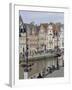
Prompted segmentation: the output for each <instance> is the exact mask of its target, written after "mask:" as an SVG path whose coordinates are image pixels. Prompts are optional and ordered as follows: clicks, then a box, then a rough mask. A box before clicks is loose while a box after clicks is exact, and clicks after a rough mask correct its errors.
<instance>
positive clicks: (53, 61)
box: [19, 57, 57, 79]
mask: <svg viewBox="0 0 72 90" xmlns="http://www.w3.org/2000/svg"><path fill="white" fill-rule="evenodd" d="M32 63H33V65H32V66H31V70H30V71H29V72H28V77H29V78H31V77H34V78H35V77H37V76H38V74H39V73H42V72H43V71H44V70H46V69H47V68H48V67H51V66H52V65H54V66H55V67H56V66H57V57H48V58H43V59H39V60H29V64H32ZM19 79H24V67H22V66H21V64H19Z"/></svg>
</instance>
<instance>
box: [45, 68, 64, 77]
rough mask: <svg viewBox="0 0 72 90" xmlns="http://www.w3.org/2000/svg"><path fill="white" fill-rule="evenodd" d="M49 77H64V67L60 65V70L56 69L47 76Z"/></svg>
mask: <svg viewBox="0 0 72 90" xmlns="http://www.w3.org/2000/svg"><path fill="white" fill-rule="evenodd" d="M49 77H64V67H60V69H59V70H56V71H54V72H52V73H51V74H48V75H47V76H46V77H45V78H49Z"/></svg>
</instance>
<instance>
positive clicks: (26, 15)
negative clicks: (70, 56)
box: [19, 10, 64, 25]
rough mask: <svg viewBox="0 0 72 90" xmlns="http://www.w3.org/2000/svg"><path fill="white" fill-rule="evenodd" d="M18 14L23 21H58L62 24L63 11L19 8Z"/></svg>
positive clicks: (35, 22) (38, 23) (37, 22)
mask: <svg viewBox="0 0 72 90" xmlns="http://www.w3.org/2000/svg"><path fill="white" fill-rule="evenodd" d="M19 15H21V17H22V19H23V22H24V23H28V24H29V23H31V22H34V24H37V25H40V23H50V22H53V23H57V22H60V23H62V24H64V13H63V12H43V11H41V12H38V11H24V10H20V11H19Z"/></svg>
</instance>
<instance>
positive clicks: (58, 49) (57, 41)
mask: <svg viewBox="0 0 72 90" xmlns="http://www.w3.org/2000/svg"><path fill="white" fill-rule="evenodd" d="M58 57H59V47H58V32H57V70H58V69H59V61H58Z"/></svg>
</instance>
